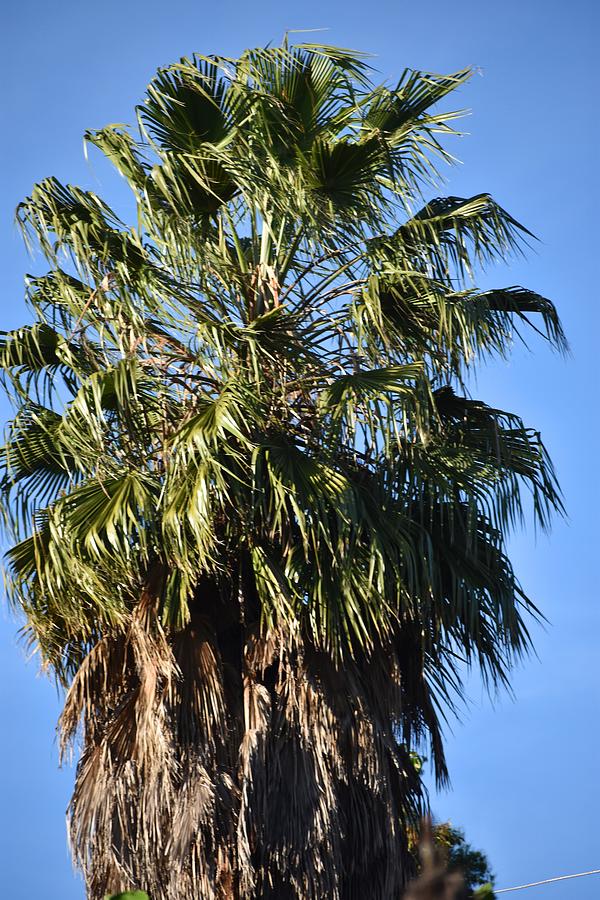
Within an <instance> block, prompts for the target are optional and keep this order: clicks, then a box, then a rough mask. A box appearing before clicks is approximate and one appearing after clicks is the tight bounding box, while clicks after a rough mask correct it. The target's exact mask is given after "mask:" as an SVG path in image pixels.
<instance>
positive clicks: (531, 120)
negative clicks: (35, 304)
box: [0, 0, 600, 900]
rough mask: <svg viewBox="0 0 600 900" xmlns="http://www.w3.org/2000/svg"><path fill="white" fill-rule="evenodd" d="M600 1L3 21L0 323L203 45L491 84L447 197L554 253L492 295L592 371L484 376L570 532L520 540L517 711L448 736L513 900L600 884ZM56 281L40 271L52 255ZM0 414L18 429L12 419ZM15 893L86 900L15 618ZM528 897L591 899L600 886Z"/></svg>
mask: <svg viewBox="0 0 600 900" xmlns="http://www.w3.org/2000/svg"><path fill="white" fill-rule="evenodd" d="M599 26H600V21H599V15H598V6H597V3H596V0H569V2H567V0H560V2H559V0H499V2H489V0H487V2H486V0H457V2H454V3H450V2H447V0H428V2H423V3H420V2H419V0H412V2H404V0H396V2H381V0H379V2H377V0H374V2H371V3H358V2H357V0H345V2H342V0H319V2H315V0H303V2H287V3H282V2H264V0H254V2H252V3H246V2H242V0H236V2H231V0H221V2H212V3H207V4H201V3H199V2H189V0H188V2H183V0H170V2H166V0H165V2H157V0H144V2H141V0H119V2H116V0H104V2H102V3H100V2H97V3H82V2H81V0H77V2H75V0H58V2H55V3H48V2H41V0H13V2H12V3H10V4H8V5H7V8H6V9H5V10H4V13H3V31H4V36H3V42H4V48H3V50H4V52H3V59H4V76H3V77H4V85H5V87H4V89H3V106H4V115H3V122H4V135H3V140H2V142H1V146H0V151H1V154H2V164H1V166H0V175H1V203H2V215H1V228H2V233H1V238H0V247H1V248H2V265H1V267H0V279H1V282H2V285H1V287H2V291H1V297H2V299H1V309H2V320H1V323H0V327H2V328H4V329H7V328H10V327H15V326H17V325H19V324H22V323H23V322H24V321H25V317H26V312H25V309H24V305H23V299H22V298H23V288H22V279H23V274H24V272H25V271H28V270H30V269H31V266H32V263H31V262H30V261H29V260H28V259H27V257H26V254H25V251H24V249H23V248H22V245H21V243H20V239H19V237H18V235H17V232H16V229H15V228H14V226H13V224H12V213H13V210H14V207H15V206H16V204H17V203H18V202H19V200H21V199H22V198H23V197H24V196H26V195H27V194H28V193H29V191H30V189H31V186H32V184H33V183H34V182H35V181H38V180H40V179H41V178H43V177H45V176H47V175H56V176H57V177H58V178H59V179H61V180H64V181H69V182H73V183H76V184H80V185H82V186H84V187H89V188H93V189H95V190H97V191H99V192H100V193H106V194H107V195H108V196H109V197H112V198H115V197H116V198H117V199H118V197H119V196H120V192H122V187H121V186H120V185H119V183H118V181H116V180H112V179H111V178H110V177H109V174H108V170H106V169H104V168H103V167H101V166H98V165H96V164H95V163H94V164H93V165H90V164H88V163H86V162H85V160H84V157H83V153H82V141H81V138H82V134H83V132H84V130H85V129H86V128H95V127H101V126H102V125H105V124H107V123H108V122H132V121H133V107H134V104H135V103H136V102H138V101H139V100H140V98H141V96H142V92H143V90H144V87H145V85H146V83H147V81H148V80H149V79H150V77H151V76H152V74H153V72H154V70H155V69H156V67H157V66H158V65H161V64H167V63H170V62H173V61H175V60H176V59H177V58H178V57H180V56H181V55H184V54H189V53H192V52H193V51H200V52H202V53H210V52H217V53H223V54H232V55H235V54H238V53H239V52H240V51H241V50H243V49H244V48H245V47H246V46H251V45H257V44H264V43H266V42H268V41H270V40H275V41H277V40H278V39H279V38H280V37H281V35H282V33H283V32H284V30H286V29H288V28H314V27H327V28H329V29H330V30H329V32H328V33H326V34H325V35H323V39H324V40H327V41H329V42H331V43H337V44H340V45H342V46H348V47H357V48H360V49H364V50H368V51H371V52H373V53H374V54H376V57H377V58H376V60H375V61H374V62H375V65H376V66H377V67H378V68H379V70H380V72H381V75H382V78H384V77H385V78H393V77H394V76H397V75H398V74H399V73H400V71H401V70H402V69H403V68H404V67H405V66H410V67H415V68H421V69H427V70H431V71H438V72H448V71H452V70H455V69H457V68H460V67H462V66H464V65H465V64H474V65H476V66H479V67H480V69H481V76H479V75H478V76H476V77H475V78H474V79H473V80H472V82H471V84H470V85H469V86H468V87H467V88H465V89H463V91H462V96H461V97H460V105H464V106H469V107H471V108H472V109H473V115H472V116H471V117H470V118H469V119H468V120H466V121H465V123H464V127H465V129H466V130H468V131H469V132H470V136H469V137H466V138H463V139H461V140H460V141H457V142H456V143H455V145H454V146H455V148H456V152H457V154H458V155H459V156H460V157H461V159H462V160H463V162H464V165H463V166H461V167H459V168H456V169H454V170H450V171H449V172H448V176H449V179H450V180H449V185H448V192H449V193H452V194H457V195H463V196H467V195H469V194H475V193H478V192H480V191H490V192H491V193H492V194H493V195H494V196H495V198H496V199H497V200H498V201H499V202H500V203H501V204H502V205H503V206H505V207H507V208H508V209H509V210H510V211H511V213H513V215H515V217H516V218H518V219H519V220H520V221H522V222H524V223H525V224H526V225H527V226H528V227H529V228H530V229H531V230H533V231H534V232H535V233H536V234H537V235H538V236H539V237H540V238H541V243H540V244H539V245H538V246H537V248H536V250H535V252H534V253H533V254H531V256H530V257H529V258H528V259H527V260H526V261H523V260H518V261H515V262H514V264H512V265H511V266H510V268H507V269H503V268H498V269H495V270H494V271H493V272H491V273H488V275H487V276H486V281H485V284H486V285H488V284H489V285H490V286H491V285H492V284H493V285H495V286H505V285H509V284H524V285H525V286H528V287H531V288H534V289H535V290H537V291H539V292H540V293H544V294H546V295H547V296H550V297H552V298H553V299H554V300H555V301H556V303H557V304H558V306H559V308H560V311H561V313H562V316H563V319H564V324H565V326H566V330H567V333H568V336H569V338H570V341H571V344H572V349H573V358H572V359H571V360H567V361H565V360H562V359H560V358H559V357H557V356H555V355H553V354H551V353H550V352H549V351H548V350H547V349H546V348H545V347H544V346H542V345H541V344H534V351H535V352H534V354H532V355H528V354H527V353H525V352H522V351H519V352H518V353H517V354H516V355H515V357H514V359H513V360H512V361H511V362H510V364H502V365H497V366H494V367H493V368H489V369H488V370H486V371H485V372H483V373H482V375H481V377H480V379H479V383H478V393H479V394H480V395H481V396H482V398H483V399H485V400H487V401H488V402H490V403H492V404H493V405H495V406H500V407H504V408H507V409H510V410H514V411H517V412H520V413H521V414H522V415H523V416H524V418H525V419H526V420H527V421H528V422H529V423H531V424H535V425H536V426H538V427H540V428H541V430H542V433H543V435H544V437H545V439H546V442H547V444H548V446H549V448H550V450H551V452H552V454H553V456H554V459H555V462H556V465H557V467H558V471H559V475H560V478H561V482H562V485H563V489H564V493H565V498H566V504H567V508H568V511H569V520H568V522H565V523H560V522H559V523H557V524H556V526H555V528H554V530H553V532H552V534H551V536H550V537H549V538H548V537H545V536H542V537H538V538H537V540H535V539H534V536H533V534H529V535H527V536H517V537H515V538H514V540H513V542H512V553H513V557H514V560H515V563H516V566H517V569H518V571H519V572H520V575H521V578H522V580H523V582H524V584H525V586H526V588H527V589H528V591H529V592H530V594H531V595H532V596H533V597H534V599H535V600H536V601H537V602H538V603H539V605H541V607H542V609H543V610H544V612H545V614H546V615H547V617H548V618H549V620H550V623H551V624H550V626H549V627H548V628H547V629H546V630H545V631H543V630H542V629H541V628H538V629H535V631H534V637H535V641H536V646H537V650H538V659H531V660H529V661H528V662H527V663H526V664H525V665H524V666H523V667H522V669H521V670H520V671H519V672H518V673H517V674H516V676H515V679H514V688H515V699H514V700H511V699H509V698H508V697H501V698H498V699H497V700H496V701H495V704H494V705H493V706H492V704H491V703H490V701H489V700H488V699H487V698H486V697H485V696H483V694H482V691H481V687H480V685H479V683H478V681H477V680H473V682H472V684H471V686H470V695H471V699H472V703H471V707H470V709H469V710H468V711H467V712H466V713H465V717H464V721H463V723H462V724H461V725H458V724H457V726H456V728H455V729H454V734H453V735H449V737H448V746H449V757H450V764H451V773H452V777H453V789H452V790H451V791H450V792H448V793H446V794H444V795H441V796H438V797H436V798H434V806H435V809H436V810H437V812H438V814H439V815H440V816H443V817H450V818H451V819H452V821H453V822H454V823H455V824H457V825H462V826H464V828H465V829H466V831H467V836H468V838H469V839H470V840H471V841H472V842H473V843H474V844H475V845H476V846H479V847H481V848H483V849H485V851H486V852H487V853H488V855H489V857H490V859H491V861H492V863H493V866H494V869H495V871H496V872H497V875H498V882H497V883H498V887H508V886H511V885H515V884H519V883H522V882H525V881H535V880H538V879H541V878H544V877H549V876H552V875H555V874H556V875H560V874H563V873H570V872H577V871H581V870H586V869H594V868H600V839H599V838H598V833H599V829H598V819H599V807H600V803H599V801H600V782H599V777H598V748H600V723H599V713H600V663H599V661H598V652H597V648H598V641H599V633H600V620H599V613H598V596H599V593H600V592H599V587H600V582H599V578H598V563H597V559H598V551H597V546H598V538H599V537H600V534H599V528H598V524H597V523H598V508H599V504H598V501H599V500H600V489H599V480H598V474H597V471H598V454H597V446H598V442H599V438H600V433H599V429H598V396H599V388H600V380H599V378H598V359H599V356H600V349H599V326H600V317H599V315H598V299H597V294H598V289H597V278H596V277H593V275H592V273H594V276H595V274H596V272H595V270H596V260H597V253H598V250H597V246H598V237H599V228H598V216H597V212H596V211H597V209H598V204H599V201H600V196H599V191H598V166H597V161H596V160H593V154H594V153H595V152H597V147H598V143H599V140H598V139H599V134H598V119H599V118H600V117H599V111H598V105H597V96H598V89H599V88H600V83H599V80H598V75H597V59H596V54H595V51H596V49H597V43H598V37H599V35H600V27H599ZM37 265H38V266H39V265H40V261H39V260H38V262H37ZM0 412H1V414H2V418H3V419H5V418H6V416H7V415H8V410H7V408H6V406H5V405H4V406H3V407H2V409H1V410H0ZM0 619H1V621H0V652H1V659H2V663H1V665H2V671H1V674H0V703H1V711H0V723H1V726H2V732H3V737H2V740H0V799H1V801H2V814H1V820H0V847H1V848H2V850H1V855H2V857H3V859H2V865H1V869H0V871H1V875H0V884H1V886H2V893H3V895H4V896H6V897H9V896H10V897H11V900H25V898H29V897H32V896H36V897H37V896H40V897H44V898H48V900H54V898H61V900H77V898H82V897H83V889H82V885H81V882H79V881H78V879H77V878H76V877H75V876H74V875H73V873H72V870H71V865H70V861H69V856H68V851H67V846H66V837H65V825H64V810H65V807H66V804H67V799H68V795H69V792H70V787H71V782H72V773H71V772H70V771H69V770H66V771H65V770H63V771H58V768H57V753H56V745H55V741H54V737H53V729H54V724H55V721H56V718H57V715H58V711H59V698H58V697H57V694H56V691H55V689H54V688H53V686H52V685H51V684H50V683H49V682H48V681H47V680H46V679H45V678H44V677H40V676H39V675H38V664H37V662H36V661H35V660H32V661H30V662H29V664H28V665H26V663H25V653H24V649H23V648H22V647H17V646H16V642H15V637H16V628H17V626H16V624H15V622H14V621H12V620H10V619H9V617H8V616H7V614H6V612H5V611H4V612H3V614H2V616H1V617H0ZM511 896H515V897H521V896H522V897H524V898H525V897H531V898H532V900H533V898H534V897H539V898H540V900H544V898H548V900H550V898H552V900H567V898H568V900H592V898H597V897H599V896H600V876H595V877H591V878H588V879H581V880H578V881H574V882H567V883H566V884H562V885H561V884H557V885H551V886H548V887H546V888H535V889H532V890H531V891H524V892H523V893H518V894H514V895H511Z"/></svg>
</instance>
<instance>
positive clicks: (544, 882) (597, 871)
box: [494, 869, 600, 894]
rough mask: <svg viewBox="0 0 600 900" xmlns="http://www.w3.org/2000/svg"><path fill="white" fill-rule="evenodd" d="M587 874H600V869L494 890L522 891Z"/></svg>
mask: <svg viewBox="0 0 600 900" xmlns="http://www.w3.org/2000/svg"><path fill="white" fill-rule="evenodd" d="M585 875H600V869H592V870H591V871H589V872H577V873H576V874H575V875H558V876H557V877H556V878H545V879H544V881H532V882H530V883H529V884H519V885H517V887H510V888H500V890H494V893H495V894H507V893H508V892H509V891H522V890H523V888H530V887H537V886H538V885H539V884H551V883H552V882H553V881H567V879H569V878H583V877H584V876H585Z"/></svg>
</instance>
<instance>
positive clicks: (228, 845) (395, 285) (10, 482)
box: [0, 43, 565, 900]
mask: <svg viewBox="0 0 600 900" xmlns="http://www.w3.org/2000/svg"><path fill="white" fill-rule="evenodd" d="M469 74H470V72H469V70H465V71H461V72H457V73H455V74H454V75H450V76H437V75H429V74H424V73H420V72H414V71H407V72H405V73H404V75H403V76H402V78H401V79H400V81H399V82H398V84H397V85H396V86H394V87H391V88H390V87H386V86H377V85H374V84H373V82H372V81H371V77H372V73H371V70H370V69H369V67H368V66H367V64H366V62H365V59H364V58H363V57H362V56H361V55H360V54H357V53H354V52H350V51H347V50H341V49H337V48H332V47H326V46H316V45H300V46H295V47H289V46H288V45H287V43H284V45H283V46H281V47H274V48H269V49H258V50H252V51H248V52H246V53H244V54H243V55H242V56H241V57H240V58H239V59H225V58H222V57H200V56H197V57H194V58H193V59H184V60H182V61H181V62H180V63H179V64H177V65H174V66H171V67H169V68H167V69H164V70H160V71H159V72H158V74H157V76H156V77H155V79H154V80H153V82H152V83H151V84H150V86H149V88H148V92H147V96H146V98H145V101H144V103H143V105H142V106H141V107H140V109H139V113H138V121H139V135H138V136H137V137H135V138H134V137H133V136H132V134H131V133H130V132H129V131H128V130H126V129H124V128H122V127H120V126H109V127H107V128H104V129H102V130H100V131H96V132H91V133H88V134H87V135H86V139H87V141H88V142H89V143H91V144H93V145H95V146H96V147H97V148H99V149H100V150H101V151H102V152H103V153H104V154H105V155H106V156H107V157H108V158H109V159H110V160H111V161H112V162H113V163H114V165H115V166H116V168H117V169H118V171H119V172H120V173H121V175H122V176H123V177H124V179H125V181H126V183H127V185H128V186H129V188H130V190H131V193H132V196H133V198H134V199H135V206H136V210H137V225H136V226H135V227H129V226H127V225H126V224H125V223H124V222H122V221H121V220H120V218H119V217H118V216H117V215H116V214H115V213H114V212H113V211H112V210H111V209H110V207H109V206H108V205H107V204H106V203H105V202H104V201H103V200H102V199H100V198H99V197H98V196H97V195H96V194H94V193H92V192H90V191H84V190H82V189H80V188H78V187H73V186H70V185H62V184H60V183H59V182H58V181H57V180H56V179H54V178H49V179H47V180H45V181H43V182H42V183H40V184H38V185H36V186H35V188H34V189H33V191H32V194H31V197H29V198H27V200H25V201H24V202H23V203H22V204H21V205H20V207H19V209H18V219H19V222H20V223H21V224H22V226H23V229H24V232H25V234H26V236H27V237H28V238H29V239H31V240H32V241H34V242H35V243H37V244H38V245H39V246H40V247H41V249H42V251H43V253H44V255H45V257H46V258H47V260H48V263H49V266H50V271H49V272H48V274H45V275H43V276H41V277H30V278H29V281H28V299H29V303H30V305H31V308H32V310H33V313H34V316H35V321H34V324H33V325H29V326H26V327H24V328H21V329H19V330H17V331H13V332H10V333H8V334H4V337H3V338H2V344H1V347H0V362H1V365H2V371H3V373H4V381H5V384H6V387H7V389H8V390H9V391H10V393H11V394H12V396H13V398H14V401H15V407H16V412H15V416H14V419H13V421H12V422H11V424H10V426H9V428H8V432H7V438H6V442H5V446H4V448H3V450H2V464H3V481H2V485H3V491H4V501H5V504H4V505H5V510H6V517H5V518H6V522H7V524H8V526H9V528H10V531H11V534H12V535H13V538H14V541H13V544H14V545H13V546H12V549H11V550H10V551H9V553H8V564H7V569H8V575H9V580H10V590H11V596H12V598H13V601H14V602H15V603H16V604H17V606H18V607H19V608H20V609H21V610H22V611H23V612H24V614H25V616H26V622H27V625H26V628H27V633H28V635H29V637H30V639H31V641H32V642H33V643H34V645H35V646H36V647H38V648H39V650H40V652H41V655H42V659H43V661H44V664H45V665H46V666H48V667H49V668H50V669H51V670H52V671H53V672H54V673H55V674H56V676H57V677H58V679H59V681H60V682H61V683H62V684H63V685H64V686H65V688H66V689H67V693H66V700H65V707H64V712H63V715H62V719H61V730H62V740H63V747H64V748H65V749H66V748H67V746H68V745H69V744H70V743H71V742H72V741H73V740H74V739H75V738H76V736H77V734H80V736H81V757H80V761H79V765H78V769H77V778H76V785H75V791H74V795H73V799H72V802H71V805H70V810H69V814H70V829H71V840H72V846H73V849H74V854H75V858H76V861H77V862H78V864H79V865H80V866H81V867H82V868H83V870H84V872H85V876H86V881H87V885H88V891H89V895H90V897H92V898H100V897H102V896H103V894H104V893H105V892H106V891H110V890H112V891H115V890H123V889H126V888H128V887H139V888H144V889H146V890H148V891H149V892H150V893H151V895H152V896H153V897H155V898H159V897H169V898H172V900H178V898H203V900H207V898H219V897H221V898H290V900H291V898H298V900H300V898H321V897H331V898H340V900H353V898H356V900H358V898H361V900H363V898H369V900H370V898H372V900H379V898H381V900H383V898H386V900H387V898H391V897H396V896H398V895H399V892H400V891H401V889H402V886H403V884H404V882H405V879H406V876H407V872H408V868H407V866H408V863H407V860H408V854H407V845H406V826H407V824H408V823H410V822H412V821H414V818H415V816H416V815H418V813H419V811H420V809H421V807H422V804H423V789H422V786H421V783H420V778H419V775H418V773H417V771H416V769H415V766H414V765H413V764H412V762H411V754H413V753H414V752H415V751H418V750H419V748H420V747H421V746H422V744H423V742H428V743H429V746H430V749H429V750H428V751H427V752H428V753H430V755H431V758H432V760H433V763H434V766H435V771H436V773H437V777H438V778H439V779H441V780H443V779H444V778H445V777H446V768H445V763H444V753H443V742H442V735H441V727H440V720H441V719H443V717H444V715H445V714H446V711H447V710H448V709H452V707H453V706H454V704H455V703H456V702H457V700H458V699H459V698H460V696H461V674H462V672H463V670H464V667H465V665H467V666H469V665H476V666H478V667H479V668H480V669H481V671H482V672H483V674H484V676H485V678H486V679H487V680H488V681H489V682H490V683H491V684H499V683H500V684H501V683H505V682H506V680H507V677H508V673H509V670H510V666H511V663H512V661H513V660H514V659H515V657H517V656H518V655H519V654H521V653H522V652H523V651H525V650H526V649H527V646H528V633H527V627H526V618H527V614H529V613H531V612H534V613H535V608H534V607H533V605H532V603H531V602H530V600H529V599H528V598H527V597H526V596H525V594H524V593H523V591H522V589H521V588H520V586H519V583H518V581H517V579H516V577H515V575H514V573H513V569H512V567H511V564H510V561H509V559H508V558H507V555H506V552H505V538H506V535H507V533H508V531H509V530H510V528H511V526H512V525H514V524H515V523H516V522H518V521H519V520H520V519H521V517H522V515H523V509H524V502H525V499H526V497H527V495H530V497H531V500H532V502H533V510H534V514H535V517H536V520H537V521H538V522H539V523H540V524H541V526H543V527H545V526H546V525H547V523H548V520H549V516H550V514H551V513H552V511H553V510H556V509H560V507H561V504H560V499H559V495H558V490H557V486H556V482H555V478H554V474H553V470H552V466H551V463H550V461H549V459H548V457H547V455H546V452H545V450H544V447H543V445H542V443H541V440H540V437H539V434H538V433H537V432H536V431H534V430H531V429H529V428H527V427H525V425H524V424H523V422H522V421H521V420H520V419H519V417H518V416H516V415H514V414H512V413H508V412H504V411H502V410H498V409H493V408H491V407H489V406H487V405H486V404H485V403H483V402H481V401H479V400H475V399H473V398H471V397H470V396H468V393H467V390H466V388H465V381H466V380H467V379H468V376H469V372H470V371H471V370H472V368H473V366H475V365H476V364H477V362H478V361H479V360H481V359H482V358H484V357H486V356H490V355H494V354H506V353H508V351H509V349H510V344H511V341H512V339H513V337H514V336H515V335H520V334H521V333H522V332H523V331H524V329H526V328H527V327H529V326H530V325H531V326H532V327H533V328H534V330H536V331H541V332H542V333H543V334H544V335H545V337H546V338H547V339H548V340H549V341H550V342H551V343H552V344H554V345H556V346H558V347H559V348H564V347H565V339H564V336H563V333H562V330H561V326H560V323H559V320H558V317H557V315H556V312H555V309H554V307H553V305H552V304H551V303H550V301H548V300H547V299H545V298H543V297H541V296H539V295H538V294H536V293H534V292H532V291H530V290H526V289H524V288H521V287H510V288H504V289H499V290H486V291H482V290H478V289H477V287H476V286H475V283H474V281H473V273H474V271H475V270H477V268H478V267H480V266H481V265H483V264H485V263H487V262H488V261H490V260H493V259H495V258H497V257H500V258H504V257H506V256H507V254H509V253H510V252H512V251H519V250H520V249H521V248H522V247H523V244H524V241H525V240H526V239H527V238H528V236H529V232H527V231H526V229H525V228H523V226H521V225H520V224H519V223H518V222H517V221H516V220H515V219H513V218H512V217H511V216H510V215H509V214H508V213H507V212H506V211H505V210H504V209H502V207H501V206H499V205H498V204H497V203H496V202H495V201H494V200H493V199H492V198H491V197H490V196H489V195H487V194H478V195H476V196H473V197H469V198H460V197H434V198H433V199H432V195H433V194H434V193H435V187H436V185H437V184H438V183H439V178H438V173H437V170H436V160H437V161H438V163H439V161H441V162H446V161H450V160H451V157H450V155H449V153H448V151H447V150H446V149H445V148H444V146H443V145H442V143H440V141H441V140H442V138H443V137H444V136H445V135H449V134H452V133H453V128H452V122H453V120H454V119H455V118H456V116H457V115H458V113H452V112H439V111H437V106H436V104H437V103H438V101H440V100H442V99H443V98H444V97H445V96H446V95H447V94H449V93H450V92H451V91H453V90H455V89H456V88H458V87H459V86H460V85H462V84H464V82H465V81H466V80H467V79H468V77H469Z"/></svg>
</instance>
